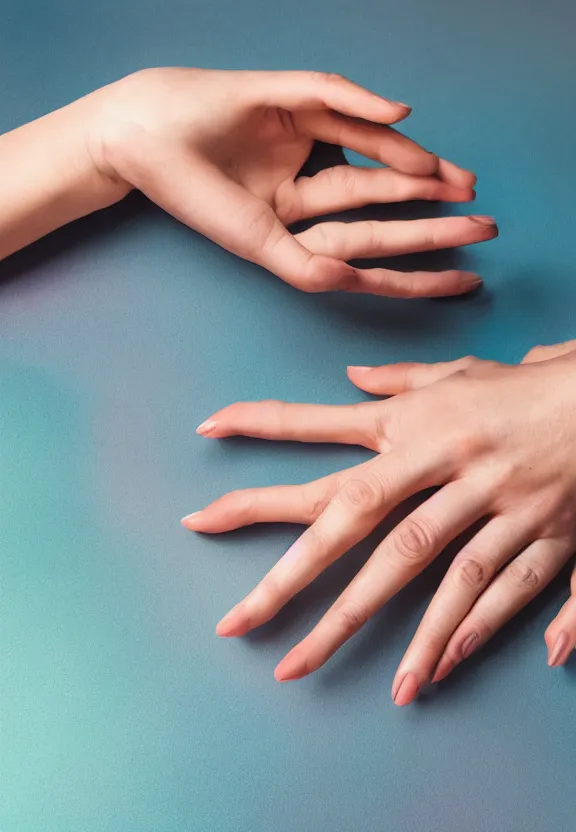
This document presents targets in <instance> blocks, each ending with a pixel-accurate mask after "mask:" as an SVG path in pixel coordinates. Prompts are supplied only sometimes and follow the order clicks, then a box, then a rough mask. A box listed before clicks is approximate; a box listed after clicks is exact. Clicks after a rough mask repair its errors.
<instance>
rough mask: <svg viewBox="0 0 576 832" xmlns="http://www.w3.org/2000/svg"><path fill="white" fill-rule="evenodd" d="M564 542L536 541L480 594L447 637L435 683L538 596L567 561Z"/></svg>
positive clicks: (567, 556) (566, 547) (568, 550)
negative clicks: (448, 639) (448, 638)
mask: <svg viewBox="0 0 576 832" xmlns="http://www.w3.org/2000/svg"><path fill="white" fill-rule="evenodd" d="M569 557H570V549H569V547H568V546H567V544H566V542H565V541H557V540H537V541H536V542H535V543H532V544H531V545H530V546H528V548H527V549H525V550H524V551H523V552H522V554H521V555H518V557H517V558H515V559H514V560H513V561H512V562H511V563H510V564H509V565H508V566H507V567H506V568H505V569H504V570H503V571H502V572H501V573H500V574H499V575H498V577H497V578H496V579H495V580H494V581H493V582H492V584H491V585H490V586H489V587H488V588H487V589H486V591H485V592H484V593H483V594H482V595H481V596H480V598H479V599H478V601H477V602H476V603H475V605H474V606H473V607H472V609H471V611H470V612H469V614H468V615H467V616H466V618H465V619H464V620H463V621H462V623H461V624H460V625H459V627H457V629H456V631H455V632H454V634H453V635H452V637H451V638H450V641H449V642H448V644H447V646H446V649H445V651H444V653H443V655H442V658H441V660H440V663H439V664H438V667H437V669H436V673H435V675H434V680H433V681H436V682H439V681H441V680H442V679H444V678H446V676H447V675H448V674H449V673H450V672H451V671H452V670H453V669H454V668H455V667H456V665H458V664H459V663H460V662H461V661H462V660H463V659H467V658H468V657H469V656H470V655H471V654H472V653H473V652H475V651H476V650H477V649H478V648H479V647H481V646H482V645H483V644H485V643H486V642H487V641H488V640H489V639H490V638H492V636H493V635H494V634H495V633H496V632H497V631H498V630H499V629H500V628H501V627H502V626H504V624H506V622H507V621H509V620H510V619H511V618H513V616H514V615H516V613H517V612H519V611H520V610H521V609H522V608H523V607H524V606H526V604H528V603H529V601H531V600H532V599H533V598H535V597H536V595H538V594H539V593H540V592H541V591H542V589H543V588H544V587H545V586H546V585H547V584H548V583H549V582H550V581H551V580H552V578H553V577H554V576H555V575H557V574H558V572H559V571H560V569H561V568H562V567H563V566H564V564H565V563H566V562H567V561H568V558H569Z"/></svg>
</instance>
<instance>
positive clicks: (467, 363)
mask: <svg viewBox="0 0 576 832" xmlns="http://www.w3.org/2000/svg"><path fill="white" fill-rule="evenodd" d="M480 363H481V362H480V359H479V358H476V356H475V355H465V356H464V357H463V358H461V359H460V360H459V361H458V362H457V364H458V367H459V369H460V370H471V369H472V368H473V367H477V366H478V364H480Z"/></svg>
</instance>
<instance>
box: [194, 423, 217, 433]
mask: <svg viewBox="0 0 576 832" xmlns="http://www.w3.org/2000/svg"><path fill="white" fill-rule="evenodd" d="M216 424H217V423H216V422H213V421H212V420H211V419H207V420H206V421H205V422H202V424H201V425H198V427H197V428H196V433H198V434H200V436H206V434H208V433H211V432H212V431H213V430H214V428H215V427H216Z"/></svg>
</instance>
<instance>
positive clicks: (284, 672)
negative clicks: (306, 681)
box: [274, 647, 307, 682]
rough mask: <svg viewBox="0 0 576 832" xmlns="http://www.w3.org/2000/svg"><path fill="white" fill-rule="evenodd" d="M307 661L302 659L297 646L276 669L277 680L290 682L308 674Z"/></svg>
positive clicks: (275, 676)
mask: <svg viewBox="0 0 576 832" xmlns="http://www.w3.org/2000/svg"><path fill="white" fill-rule="evenodd" d="M306 673H307V669H306V662H303V661H302V658H301V656H300V655H299V650H298V649H297V648H296V647H295V648H294V649H293V650H290V652H289V653H287V654H286V655H285V656H284V658H283V659H282V661H281V662H280V664H279V665H278V666H277V667H276V670H275V671H274V678H275V679H276V681H277V682H290V681H292V680H294V679H301V678H302V676H306Z"/></svg>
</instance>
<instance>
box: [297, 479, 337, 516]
mask: <svg viewBox="0 0 576 832" xmlns="http://www.w3.org/2000/svg"><path fill="white" fill-rule="evenodd" d="M300 493H301V496H302V517H303V520H304V522H305V523H307V524H308V525H311V524H312V523H314V522H315V521H316V520H317V519H318V517H319V516H320V514H322V512H323V511H324V509H325V508H326V506H327V504H328V501H329V500H330V497H331V496H332V495H331V494H330V493H329V492H328V493H324V494H322V495H319V494H318V492H317V491H316V490H314V491H313V490H311V489H310V490H308V489H307V488H306V487H303V488H302V490H301V492H300Z"/></svg>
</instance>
